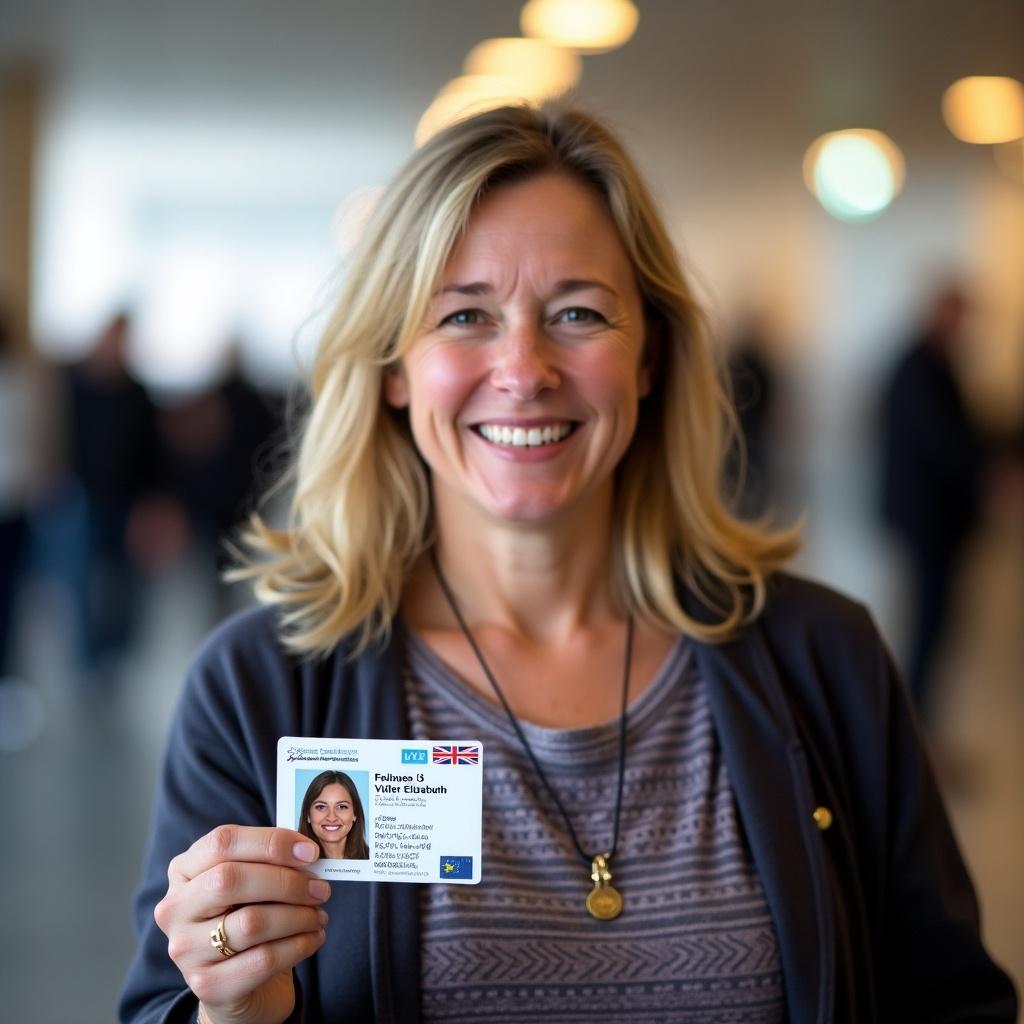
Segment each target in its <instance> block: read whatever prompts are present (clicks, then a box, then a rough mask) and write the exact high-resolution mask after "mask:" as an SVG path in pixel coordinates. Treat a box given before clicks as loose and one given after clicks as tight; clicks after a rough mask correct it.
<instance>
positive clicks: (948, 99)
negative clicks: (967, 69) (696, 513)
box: [942, 75, 1024, 145]
mask: <svg viewBox="0 0 1024 1024" xmlns="http://www.w3.org/2000/svg"><path fill="white" fill-rule="evenodd" d="M942 116H943V117H944V118H945V119H946V125H947V127H948V128H949V130H950V131H951V132H952V133H953V134H954V135H955V136H956V137H957V138H958V139H960V140H961V141H963V142H973V143H976V144H979V145H985V144H989V143H995V142H1009V141H1010V140H1011V139H1019V138H1020V137H1021V136H1022V135H1024V85H1021V83H1020V82H1018V81H1017V79H1016V78H998V77H995V76H992V75H973V76H971V77H970V78H961V79H960V80H959V81H958V82H954V83H953V84H952V85H951V86H950V87H949V88H948V89H947V90H946V91H945V93H943V96H942Z"/></svg>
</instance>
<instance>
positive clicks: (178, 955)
mask: <svg viewBox="0 0 1024 1024" xmlns="http://www.w3.org/2000/svg"><path fill="white" fill-rule="evenodd" d="M318 856H319V850H318V849H317V847H316V844H315V843H313V842H311V841H310V840H309V839H307V838H306V837H305V836H304V835H302V834H301V833H299V832H294V831H292V830H291V829H286V828H252V827H245V826H241V825H221V826H219V827H218V828H215V829H214V830H213V831H212V832H209V833H207V835H205V836H203V838H202V839H198V840H196V842H195V843H193V844H192V846H191V847H190V848H189V849H188V850H186V851H185V852H184V853H181V854H179V855H178V856H177V857H175V858H174V860H172V861H171V863H170V865H169V867H168V869H167V875H168V879H169V882H170V884H169V885H168V888H167V895H166V896H164V898H163V899H162V900H161V901H160V902H159V903H158V904H157V905H156V909H155V910H154V912H153V916H154V918H155V919H156V923H157V925H158V926H159V927H160V929H161V931H163V932H164V934H165V935H166V936H167V951H168V954H169V955H170V957H171V959H172V960H173V961H174V963H175V964H176V965H177V967H178V969H179V970H180V971H181V973H182V974H183V975H184V978H185V981H186V982H187V984H188V987H189V988H190V989H192V991H193V992H194V993H195V994H196V995H197V996H198V997H199V1002H200V1009H201V1016H200V1019H201V1020H204V1021H208V1022H209V1024H229V1022H231V1024H240V1022H245V1024H281V1022H282V1021H284V1020H286V1019H287V1017H288V1015H289V1014H290V1013H291V1012H292V1010H293V1009H294V1007H295V987H294V984H293V982H292V973H291V970H292V968H293V967H294V966H295V965H296V964H297V963H299V962H300V961H302V960H305V959H306V957H308V956H312V954H313V953H315V952H316V951H317V950H318V949H319V948H320V946H321V945H322V944H323V941H324V926H325V925H326V923H327V914H326V913H325V912H324V911H323V910H320V909H318V908H319V904H320V903H322V902H323V901H324V900H326V899H327V898H328V897H329V896H330V894H331V886H330V883H329V882H325V881H323V880H322V879H318V878H312V877H310V875H309V874H307V873H306V871H304V870H303V869H304V868H307V867H309V865H310V864H311V863H312V862H313V861H314V860H316V859H317V857H318ZM218 925H223V932H222V935H223V940H224V945H225V946H226V947H227V948H228V950H229V951H230V953H222V952H220V951H219V950H218V949H217V948H216V947H215V946H214V945H213V943H212V941H211V933H213V932H215V931H216V930H217V927H218Z"/></svg>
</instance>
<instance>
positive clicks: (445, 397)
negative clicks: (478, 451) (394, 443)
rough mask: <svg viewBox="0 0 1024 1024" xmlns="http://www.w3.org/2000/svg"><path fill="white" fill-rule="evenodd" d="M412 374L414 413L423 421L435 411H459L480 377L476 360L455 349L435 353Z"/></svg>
mask: <svg viewBox="0 0 1024 1024" xmlns="http://www.w3.org/2000/svg"><path fill="white" fill-rule="evenodd" d="M410 374H411V379H410V385H411V388H410V390H411V399H412V414H413V417H414V419H415V420H418V421H420V422H422V421H423V420H425V419H426V418H427V417H429V416H431V415H432V414H434V413H441V414H443V415H454V414H456V413H458V411H459V410H460V409H461V407H462V406H463V405H464V404H465V403H466V402H467V401H468V399H469V397H470V396H471V395H472V394H473V391H474V389H475V387H476V385H477V383H478V382H479V380H480V376H479V372H478V368H477V367H476V366H475V360H471V359H468V358H466V357H465V355H463V354H460V353H459V352H458V351H456V350H454V349H451V350H447V351H445V352H435V353H433V354H432V355H431V356H430V357H429V358H425V359H423V360H422V361H421V362H420V363H419V364H418V365H416V366H415V367H414V368H411V370H410Z"/></svg>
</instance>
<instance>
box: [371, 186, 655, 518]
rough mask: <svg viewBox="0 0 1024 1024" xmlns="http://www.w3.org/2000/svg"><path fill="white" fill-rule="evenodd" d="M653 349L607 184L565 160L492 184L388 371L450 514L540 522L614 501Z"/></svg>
mask: <svg viewBox="0 0 1024 1024" xmlns="http://www.w3.org/2000/svg"><path fill="white" fill-rule="evenodd" d="M643 348H644V322H643V307H642V302H641V298H640V293H639V290H638V289H637V285H636V277H635V274H634V271H633V267H632V265H631V264H630V261H629V258H628V256H627V255H626V252H625V249H624V248H623V246H622V242H621V241H620V239H619V236H618V233H617V231H616V229H615V226H614V224H613V223H612V220H611V218H610V217H609V215H608V213H607V211H606V210H605V208H604V207H603V205H602V203H601V200H600V199H599V198H598V197H597V195H596V194H595V193H594V192H592V191H591V190H590V189H589V188H588V187H586V186H585V185H583V184H581V183H579V182H578V181H576V180H574V179H573V178H571V177H569V176H568V175H565V174H560V173H547V174H542V175H538V176H536V177H533V178H529V179H527V180H526V181H524V182H521V183H517V184H514V185H508V186H503V187H499V188H497V189H496V190H495V191H494V192H492V193H490V194H489V195H488V196H487V197H486V198H485V199H484V200H483V201H482V202H481V203H480V205H479V207H478V208H477V210H476V211H475V212H474V213H473V215H472V217H471V218H470V221H469V226H468V229H467V231H466V234H465V235H464V237H463V238H462V239H461V241H460V242H459V243H458V245H457V246H456V248H455V250H454V252H453V253H452V256H451V258H450V259H449V261H448V264H447V266H446V267H445V270H444V274H443V277H442V281H441V285H440V288H439V289H438V291H437V292H436V294H435V295H434V296H433V299H432V302H431V307H430V312H429V314H428V322H427V323H426V325H425V326H424V329H423V331H422V332H421V334H420V335H419V336H418V337H417V338H416V340H415V341H414V342H413V344H412V345H411V347H410V348H409V350H408V352H407V353H406V354H405V356H404V358H403V360H402V363H401V366H400V367H399V369H398V370H396V371H394V372H392V373H389V374H388V375H387V376H386V378H385V398H386V399H387V401H388V402H389V403H390V404H392V405H394V406H396V407H408V409H409V417H410V423H411V427H412V433H413V437H414V439H415V442H416V446H417V448H418V449H419V451H420V454H421V455H422V456H423V458H424V459H425V460H426V462H427V464H428V465H429V466H430V470H431V477H432V483H433V488H434V498H435V503H436V505H437V507H438V511H439V516H440V517H441V518H443V513H445V511H446V510H451V511H452V512H453V513H454V514H455V515H457V516H459V518H460V522H461V523H462V524H465V521H466V520H465V517H466V516H467V515H468V516H484V517H486V518H489V519H492V520H500V521H503V522H509V521H512V522H518V523H537V522H542V521H544V520H546V519H548V518H549V517H552V516H556V515H558V514H559V513H562V512H566V511H569V510H571V509H577V510H578V509H580V508H583V507H587V505H588V503H592V502H607V501H608V500H609V499H610V496H611V487H612V473H613V470H614V469H615V466H616V465H617V463H618V462H619V460H620V459H621V458H622V456H623V454H624V453H625V451H626V449H627V447H628V446H629V442H630V440H631V439H632V437H633V432H634V430H635V427H636V420H637V404H638V401H639V399H640V397H641V396H642V395H644V394H646V392H647V389H648V387H649V381H648V373H647V370H646V368H645V367H644V366H643V363H642V360H643Z"/></svg>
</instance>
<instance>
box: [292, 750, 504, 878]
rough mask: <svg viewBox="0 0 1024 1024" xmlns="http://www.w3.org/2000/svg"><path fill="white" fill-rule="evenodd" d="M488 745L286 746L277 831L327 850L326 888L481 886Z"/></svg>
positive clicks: (322, 871) (318, 869)
mask: <svg viewBox="0 0 1024 1024" xmlns="http://www.w3.org/2000/svg"><path fill="white" fill-rule="evenodd" d="M483 757H484V751H483V745H482V744H481V743H479V742H477V741H476V740H362V739H340V740H339V739H317V738H315V737H312V738H311V737H308V736H301V737H299V736H282V737H281V739H280V740H278V742H277V824H278V826H279V827H282V828H293V829H297V830H298V831H299V832H302V833H303V835H306V836H309V838H310V839H312V840H313V841H314V842H316V843H317V845H318V846H319V847H320V850H321V854H320V859H319V860H318V861H317V862H316V863H315V864H313V865H312V866H311V867H310V869H309V870H310V871H311V872H312V873H313V874H314V875H316V876H317V877H319V878H326V879H327V880H328V881H364V882H451V883H454V884H456V885H459V884H461V885H476V884H477V883H478V882H479V881H480V870H481V867H482V865H481V863H480V849H481V842H480V837H481V821H482V806H483Z"/></svg>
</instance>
